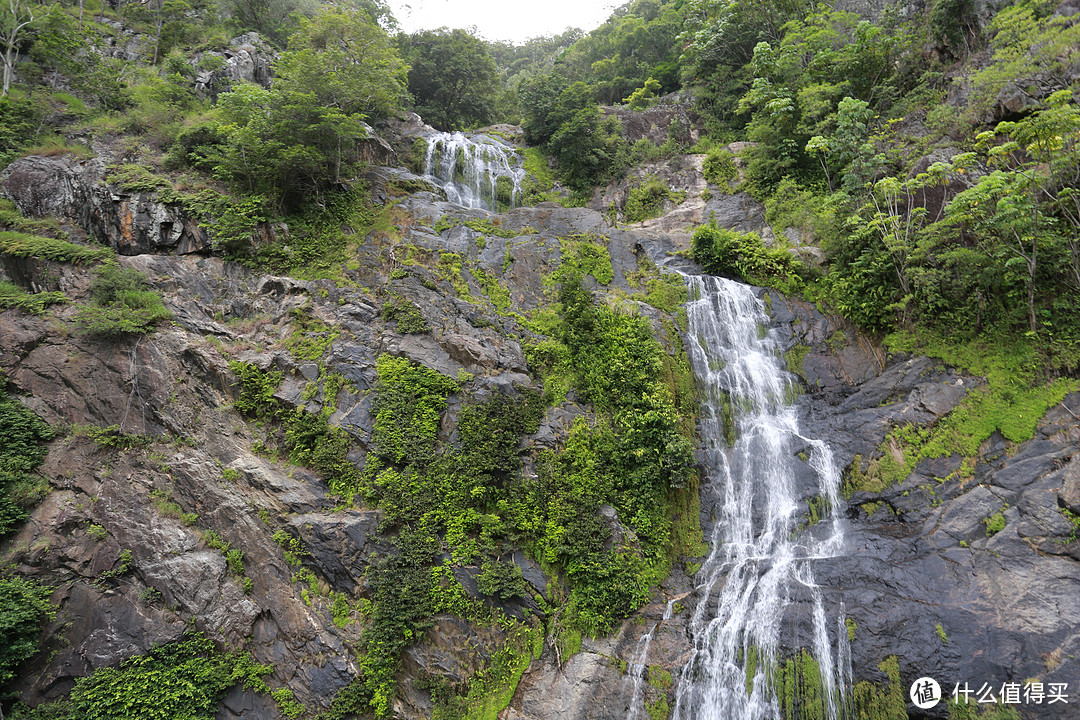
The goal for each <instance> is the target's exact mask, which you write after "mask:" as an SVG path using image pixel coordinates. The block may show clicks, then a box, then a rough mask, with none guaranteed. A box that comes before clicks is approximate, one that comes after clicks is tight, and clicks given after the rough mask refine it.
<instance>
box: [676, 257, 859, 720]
mask: <svg viewBox="0 0 1080 720" xmlns="http://www.w3.org/2000/svg"><path fill="white" fill-rule="evenodd" d="M687 282H688V284H689V291H690V302H689V303H688V304H687V312H688V315H689V321H690V323H689V338H690V341H689V342H688V343H687V346H688V352H689V356H690V362H691V365H692V366H693V368H694V372H695V374H696V375H697V376H698V379H699V383H700V385H701V387H702V389H703V391H704V392H705V393H706V394H707V396H706V397H704V398H703V401H702V403H701V405H702V410H701V412H702V418H701V428H700V429H701V438H702V445H703V455H704V462H705V465H706V476H705V477H704V478H703V480H702V483H703V485H705V484H708V485H711V486H712V489H713V490H714V491H715V493H716V497H718V498H719V500H718V502H717V505H716V510H715V515H714V516H715V525H714V529H713V534H712V539H711V541H712V551H711V554H710V555H709V557H708V559H707V560H706V561H705V563H704V564H703V565H702V568H701V570H700V571H699V572H698V574H697V576H696V580H697V582H698V587H697V592H696V595H697V596H698V604H697V607H696V608H695V609H694V611H693V615H692V616H691V620H690V631H691V633H692V636H693V638H694V644H695V647H694V651H693V655H692V656H691V659H690V661H689V663H688V664H687V665H686V667H685V668H684V669H683V672H682V674H681V677H680V680H679V684H678V687H677V689H676V697H675V707H674V709H673V713H672V717H673V718H674V720H779V718H781V717H782V715H781V706H780V701H779V700H778V698H777V693H776V679H777V673H776V670H777V667H778V663H779V661H780V659H779V656H778V650H779V647H780V645H781V642H784V644H785V645H786V646H787V647H788V648H791V647H792V646H794V647H798V646H807V647H808V648H809V650H810V652H811V653H812V654H813V656H814V658H815V659H816V660H817V662H818V663H819V665H820V667H821V689H822V694H823V696H824V708H823V709H824V712H825V717H826V718H828V720H842V719H843V718H844V717H845V715H846V713H845V712H844V708H845V707H846V704H847V703H846V699H847V695H848V686H849V685H850V677H851V675H850V663H851V655H850V650H849V648H848V643H847V634H846V632H845V625H844V618H843V617H838V618H837V619H836V620H835V621H834V622H833V623H831V628H830V623H829V621H828V617H827V613H826V609H825V606H824V603H823V599H822V594H821V591H820V589H819V588H818V586H817V585H816V584H815V581H814V563H815V560H816V559H821V558H828V557H832V556H834V555H836V554H837V552H838V551H839V548H840V547H841V544H842V540H843V530H842V525H841V523H840V522H839V520H838V518H837V517H836V514H835V512H836V510H835V508H837V507H839V502H838V497H837V493H838V489H839V481H840V475H839V472H838V470H837V468H836V465H835V463H834V462H833V458H832V453H831V451H830V449H829V447H828V446H827V445H826V444H825V443H823V442H821V441H817V440H812V439H808V438H804V437H802V436H801V435H800V434H799V428H798V422H797V418H796V411H795V407H794V406H793V404H792V402H791V401H792V398H793V397H794V395H795V392H794V385H793V378H792V376H791V375H789V374H788V373H787V371H786V370H785V368H784V363H783V360H782V358H781V354H780V347H779V345H778V343H777V342H776V339H775V338H774V337H773V336H772V335H771V334H770V333H769V332H767V331H766V329H765V328H767V327H768V325H769V317H768V315H767V314H766V312H765V307H764V304H763V303H762V302H761V301H760V300H759V299H758V298H757V297H756V296H755V295H754V293H753V291H752V290H751V288H750V287H748V286H746V285H743V284H741V283H737V282H734V281H732V280H727V279H724V278H716V277H708V276H705V277H700V276H691V277H688V278H687ZM725 415H726V416H727V417H726V421H727V422H729V423H733V425H734V430H735V442H734V444H733V445H732V446H730V447H729V446H728V444H727V442H726V441H725V439H724V438H725V433H724V423H725ZM730 434H731V431H730V429H729V432H728V435H729V438H730ZM800 448H805V449H807V450H806V452H807V453H808V456H807V458H806V462H807V463H808V464H809V466H810V467H811V468H812V469H813V472H814V473H815V474H816V476H817V480H818V492H819V494H820V497H821V498H822V499H823V500H824V501H825V506H826V507H827V508H828V510H826V511H825V512H824V514H825V517H824V518H823V519H822V520H821V521H819V523H818V526H816V527H815V528H814V532H809V531H806V532H797V530H798V528H797V521H798V510H799V500H798V498H797V496H796V469H797V463H798V462H801V461H800V460H799V459H797V457H796V453H797V452H798V450H799V449H800ZM796 595H797V598H798V602H797V603H793V601H794V600H795V597H794V596H796ZM808 609H809V612H810V613H811V614H812V616H811V617H807V618H803V619H802V622H801V626H802V627H812V633H811V636H810V637H799V638H791V637H783V638H782V637H781V633H782V626H783V625H784V623H783V620H784V614H785V611H793V612H803V613H806V612H807V611H808ZM841 612H842V611H841ZM830 629H831V631H832V637H831V638H830V635H829V632H830ZM748 659H750V665H751V670H750V673H748V670H747V664H748V662H747V661H748ZM787 720H796V718H787Z"/></svg>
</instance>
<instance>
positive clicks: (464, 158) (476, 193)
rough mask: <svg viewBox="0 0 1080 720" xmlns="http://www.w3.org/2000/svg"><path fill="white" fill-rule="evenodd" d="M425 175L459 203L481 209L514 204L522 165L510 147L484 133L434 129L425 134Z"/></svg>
mask: <svg viewBox="0 0 1080 720" xmlns="http://www.w3.org/2000/svg"><path fill="white" fill-rule="evenodd" d="M425 140H427V154H426V155H425V156H424V176H425V179H427V180H429V181H431V182H433V183H435V184H436V185H438V186H439V187H441V188H442V189H444V190H445V191H446V197H447V199H448V200H449V201H450V202H452V203H456V204H458V205H464V206H465V207H469V208H481V209H483V210H497V209H499V206H500V204H501V205H502V206H503V207H511V208H513V207H517V204H518V203H519V202H520V201H521V181H522V180H524V179H525V168H524V167H523V166H522V160H521V157H520V156H519V155H518V154H517V153H516V152H515V151H514V150H513V149H512V148H510V147H508V146H506V145H504V144H502V143H501V142H499V141H498V140H495V139H494V138H490V137H488V136H487V135H477V136H476V137H474V138H468V137H466V136H465V135H464V134H463V133H460V132H456V133H437V134H435V135H430V136H428V137H426V138H425Z"/></svg>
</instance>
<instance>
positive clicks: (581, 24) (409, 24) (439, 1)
mask: <svg viewBox="0 0 1080 720" xmlns="http://www.w3.org/2000/svg"><path fill="white" fill-rule="evenodd" d="M624 2H626V0H618V1H617V0H389V4H390V8H391V9H392V10H393V11H394V16H395V17H397V19H398V22H399V23H401V28H402V29H403V30H405V31H406V32H414V31H416V30H429V29H435V28H440V27H444V26H445V27H448V28H465V29H469V28H470V27H472V26H475V27H476V34H478V35H480V36H481V37H483V38H484V39H485V40H491V41H499V40H509V41H512V42H515V43H521V42H523V41H525V40H528V39H529V38H533V37H538V36H540V35H557V34H558V33H561V32H562V31H564V30H566V29H567V28H571V27H577V28H581V29H582V30H585V31H586V32H587V31H589V30H593V29H595V28H597V27H599V26H600V23H602V22H604V20H607V18H608V16H609V15H610V14H611V11H612V10H614V9H615V8H616V7H618V6H619V5H621V4H623V3H624Z"/></svg>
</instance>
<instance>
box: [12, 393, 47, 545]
mask: <svg viewBox="0 0 1080 720" xmlns="http://www.w3.org/2000/svg"><path fill="white" fill-rule="evenodd" d="M52 438H53V430H52V428H51V427H49V426H48V425H47V424H46V423H45V422H44V421H43V420H42V419H41V418H39V417H38V416H37V415H35V414H34V413H32V412H30V411H29V410H27V409H26V407H25V406H24V405H23V404H22V403H20V402H19V401H17V400H15V399H14V398H11V397H10V396H9V395H8V394H7V389H6V384H5V381H4V379H3V377H2V376H0V538H3V537H4V536H5V535H8V534H9V533H12V532H14V531H15V530H16V529H17V528H18V527H19V526H20V525H21V524H22V522H23V521H24V520H25V519H26V518H27V516H28V515H27V512H28V511H29V510H30V508H32V507H33V506H34V505H36V504H37V503H38V502H39V501H40V500H41V499H42V497H44V493H45V492H46V491H47V487H48V485H47V483H46V481H45V480H44V478H42V477H41V476H39V475H38V474H37V472H36V471H37V468H38V467H39V466H40V465H41V463H42V462H43V461H44V460H45V453H46V448H45V443H47V442H48V441H49V440H52Z"/></svg>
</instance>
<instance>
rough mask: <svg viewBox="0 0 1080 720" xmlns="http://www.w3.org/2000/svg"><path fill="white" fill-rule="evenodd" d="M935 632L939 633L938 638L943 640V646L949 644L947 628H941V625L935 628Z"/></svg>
mask: <svg viewBox="0 0 1080 720" xmlns="http://www.w3.org/2000/svg"><path fill="white" fill-rule="evenodd" d="M934 631H935V632H937V636H938V638H939V639H940V640H941V644H942V645H945V644H946V643H948V642H949V636H948V635H946V634H945V628H943V627H941V623H938V624H937V625H935V626H934Z"/></svg>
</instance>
